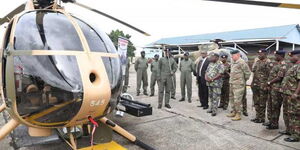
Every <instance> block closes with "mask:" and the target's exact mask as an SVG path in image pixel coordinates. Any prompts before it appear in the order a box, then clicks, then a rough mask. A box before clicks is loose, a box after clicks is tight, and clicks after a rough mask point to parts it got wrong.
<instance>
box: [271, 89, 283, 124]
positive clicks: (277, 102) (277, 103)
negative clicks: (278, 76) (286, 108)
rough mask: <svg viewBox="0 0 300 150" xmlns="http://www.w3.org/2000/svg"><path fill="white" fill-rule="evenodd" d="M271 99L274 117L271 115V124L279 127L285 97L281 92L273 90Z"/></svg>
mask: <svg viewBox="0 0 300 150" xmlns="http://www.w3.org/2000/svg"><path fill="white" fill-rule="evenodd" d="M271 99H272V115H271V120H270V123H271V125H272V126H278V121H279V117H280V110H281V105H282V101H283V97H282V94H281V93H280V92H279V91H276V90H271Z"/></svg>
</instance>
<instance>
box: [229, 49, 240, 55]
mask: <svg viewBox="0 0 300 150" xmlns="http://www.w3.org/2000/svg"><path fill="white" fill-rule="evenodd" d="M237 53H240V51H239V50H237V49H235V50H232V51H230V54H237Z"/></svg>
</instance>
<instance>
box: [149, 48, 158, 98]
mask: <svg viewBox="0 0 300 150" xmlns="http://www.w3.org/2000/svg"><path fill="white" fill-rule="evenodd" d="M158 59H159V55H158V54H156V55H154V61H153V62H152V63H151V67H150V69H151V72H152V73H151V82H150V89H151V95H150V96H154V91H155V88H154V87H155V83H157V85H158V87H159V82H158V78H159V75H158Z"/></svg>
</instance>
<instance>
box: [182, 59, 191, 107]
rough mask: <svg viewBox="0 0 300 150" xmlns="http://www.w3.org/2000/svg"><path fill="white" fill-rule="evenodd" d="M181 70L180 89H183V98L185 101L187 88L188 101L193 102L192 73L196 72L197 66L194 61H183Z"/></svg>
mask: <svg viewBox="0 0 300 150" xmlns="http://www.w3.org/2000/svg"><path fill="white" fill-rule="evenodd" d="M179 70H180V71H181V74H180V87H181V98H182V99H185V87H187V88H186V89H187V97H188V101H191V97H192V73H193V72H194V70H195V65H194V63H193V61H192V60H190V59H188V60H185V59H183V60H181V62H180V67H179Z"/></svg>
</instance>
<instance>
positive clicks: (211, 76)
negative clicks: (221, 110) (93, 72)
mask: <svg viewBox="0 0 300 150" xmlns="http://www.w3.org/2000/svg"><path fill="white" fill-rule="evenodd" d="M209 61H210V64H209V65H208V68H207V70H206V73H205V80H206V82H207V83H206V84H207V86H208V97H209V101H210V104H211V106H210V110H208V111H207V113H211V115H212V116H216V115H217V108H218V103H219V101H220V98H221V88H222V75H223V73H224V67H223V65H222V64H221V63H220V62H218V61H219V54H217V53H212V54H211V56H210V57H209Z"/></svg>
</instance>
